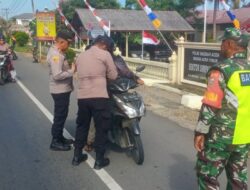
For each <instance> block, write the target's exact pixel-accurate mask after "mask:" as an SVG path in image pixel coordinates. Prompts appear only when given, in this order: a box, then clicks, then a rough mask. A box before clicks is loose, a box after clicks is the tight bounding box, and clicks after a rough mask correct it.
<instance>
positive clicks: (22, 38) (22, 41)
mask: <svg viewBox="0 0 250 190" xmlns="http://www.w3.org/2000/svg"><path fill="white" fill-rule="evenodd" d="M14 36H15V38H16V42H17V44H18V45H19V46H25V45H26V44H27V43H28V41H29V35H28V34H26V33H25V32H21V31H17V32H14Z"/></svg>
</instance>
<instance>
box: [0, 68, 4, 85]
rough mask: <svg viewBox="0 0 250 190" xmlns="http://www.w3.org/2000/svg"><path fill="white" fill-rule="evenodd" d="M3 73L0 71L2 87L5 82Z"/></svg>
mask: <svg viewBox="0 0 250 190" xmlns="http://www.w3.org/2000/svg"><path fill="white" fill-rule="evenodd" d="M3 72H4V71H3V70H0V85H4V83H5V81H4V73H3Z"/></svg>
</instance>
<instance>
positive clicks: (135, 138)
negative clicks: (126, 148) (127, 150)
mask: <svg viewBox="0 0 250 190" xmlns="http://www.w3.org/2000/svg"><path fill="white" fill-rule="evenodd" d="M127 132H128V135H129V140H130V142H131V144H133V147H132V149H131V153H132V157H133V159H134V161H135V163H136V164H138V165H142V164H143V162H144V150H143V145H142V140H141V137H140V135H135V134H134V133H133V132H132V131H130V130H127Z"/></svg>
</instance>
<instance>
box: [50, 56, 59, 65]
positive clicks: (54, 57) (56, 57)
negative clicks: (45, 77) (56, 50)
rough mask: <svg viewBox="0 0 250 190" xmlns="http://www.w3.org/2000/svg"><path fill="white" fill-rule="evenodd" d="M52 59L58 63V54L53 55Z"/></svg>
mask: <svg viewBox="0 0 250 190" xmlns="http://www.w3.org/2000/svg"><path fill="white" fill-rule="evenodd" d="M52 60H53V62H55V63H59V56H58V55H55V56H53V57H52Z"/></svg>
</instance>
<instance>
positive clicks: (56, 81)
mask: <svg viewBox="0 0 250 190" xmlns="http://www.w3.org/2000/svg"><path fill="white" fill-rule="evenodd" d="M59 34H60V33H59ZM60 37H61V36H60ZM61 38H64V36H62V37H61ZM47 62H48V65H49V77H50V82H49V87H50V93H51V96H52V98H53V100H54V120H53V124H52V129H51V134H52V137H53V139H52V143H51V145H50V148H51V149H52V150H70V146H69V144H70V143H72V142H73V141H72V140H68V139H65V138H64V137H63V128H64V123H65V121H66V118H67V116H68V110H69V101H70V94H71V92H72V90H73V71H72V70H71V69H70V66H69V64H68V62H67V60H66V59H65V55H64V53H63V52H61V51H60V50H59V49H58V48H57V47H56V46H53V47H51V48H50V50H49V52H48V55H47Z"/></svg>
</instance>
